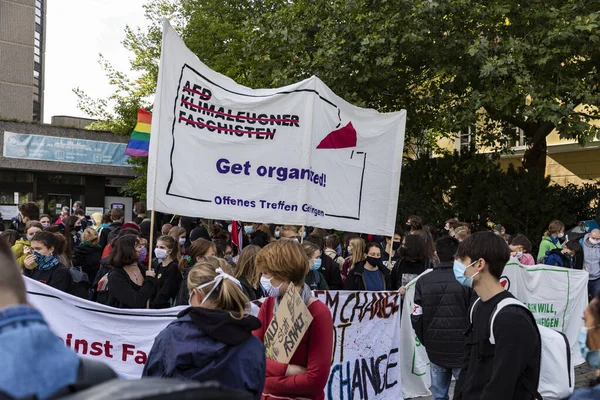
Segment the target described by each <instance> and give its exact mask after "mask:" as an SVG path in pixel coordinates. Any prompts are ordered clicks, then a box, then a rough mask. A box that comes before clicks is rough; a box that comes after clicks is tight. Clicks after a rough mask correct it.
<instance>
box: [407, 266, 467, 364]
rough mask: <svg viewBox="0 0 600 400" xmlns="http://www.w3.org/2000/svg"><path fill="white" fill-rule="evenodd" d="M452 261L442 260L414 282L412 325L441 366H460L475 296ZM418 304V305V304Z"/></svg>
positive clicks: (433, 359)
mask: <svg viewBox="0 0 600 400" xmlns="http://www.w3.org/2000/svg"><path fill="white" fill-rule="evenodd" d="M452 265H453V263H452V262H446V263H441V264H440V265H438V266H437V267H435V268H434V269H433V271H431V272H430V273H428V274H426V275H423V276H422V277H421V278H419V280H418V281H417V283H416V285H415V299H414V304H415V306H416V305H419V306H420V307H421V309H420V311H419V312H413V314H412V315H411V321H412V326H413V329H414V330H415V333H416V335H417V337H418V338H419V340H420V341H421V343H422V344H423V345H424V346H425V350H427V356H428V357H429V360H430V361H431V362H432V363H434V364H436V365H439V366H441V367H446V368H460V367H461V366H462V363H463V359H464V354H465V331H466V330H467V328H468V327H469V314H468V312H469V307H470V306H471V302H472V301H474V300H475V298H476V296H475V294H474V292H473V290H472V289H469V288H467V287H464V286H463V285H461V284H460V283H458V281H457V280H456V278H455V277H454V271H453V270H452ZM415 308H416V307H415Z"/></svg>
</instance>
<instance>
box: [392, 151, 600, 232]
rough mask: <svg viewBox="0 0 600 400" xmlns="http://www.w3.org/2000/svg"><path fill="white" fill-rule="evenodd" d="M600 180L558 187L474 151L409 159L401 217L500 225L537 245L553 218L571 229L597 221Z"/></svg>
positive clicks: (483, 226)
mask: <svg viewBox="0 0 600 400" xmlns="http://www.w3.org/2000/svg"><path fill="white" fill-rule="evenodd" d="M599 198H600V183H595V184H585V185H583V186H576V185H573V184H571V185H567V186H558V185H553V184H551V183H550V179H549V178H539V177H538V176H537V175H535V174H532V173H530V172H527V171H526V170H525V169H524V168H522V167H519V168H515V167H514V166H512V165H511V166H510V167H509V168H508V170H506V171H503V170H501V169H500V167H499V166H498V163H497V162H496V160H494V159H492V158H489V157H486V156H483V155H477V154H474V153H473V152H472V151H471V152H466V153H463V154H458V153H454V154H452V155H447V156H445V157H440V158H422V159H419V160H409V161H407V162H406V164H405V165H404V167H403V169H402V180H401V185H400V199H399V202H398V221H405V220H406V218H407V217H408V216H409V215H413V214H416V215H419V216H421V217H422V218H423V220H424V221H425V222H426V223H427V224H432V225H434V226H436V227H441V226H443V224H444V221H446V220H447V219H448V218H451V217H455V216H456V217H458V218H459V220H460V221H463V222H468V223H470V224H471V225H472V227H473V229H474V230H485V229H487V228H488V227H489V226H490V225H491V224H493V223H501V224H503V225H505V226H509V227H511V228H512V229H514V231H515V232H519V233H523V234H524V235H526V236H528V237H529V238H530V239H531V240H532V243H537V242H538V241H539V240H540V237H541V235H542V234H543V233H544V231H545V230H546V228H547V227H548V223H549V222H550V221H551V220H553V219H559V220H561V221H563V222H564V223H565V224H566V225H567V226H568V227H569V226H574V225H575V224H576V223H577V221H583V220H589V219H594V218H595V217H596V215H597V213H598V211H599V202H598V199H599Z"/></svg>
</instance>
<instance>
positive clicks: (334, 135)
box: [317, 122, 357, 149]
mask: <svg viewBox="0 0 600 400" xmlns="http://www.w3.org/2000/svg"><path fill="white" fill-rule="evenodd" d="M356 140H357V139H356V129H354V126H352V122H348V125H346V126H344V127H342V128H340V129H336V130H335V131H332V132H330V133H329V135H327V136H325V138H324V139H323V140H321V143H319V145H318V146H317V149H348V148H350V147H356Z"/></svg>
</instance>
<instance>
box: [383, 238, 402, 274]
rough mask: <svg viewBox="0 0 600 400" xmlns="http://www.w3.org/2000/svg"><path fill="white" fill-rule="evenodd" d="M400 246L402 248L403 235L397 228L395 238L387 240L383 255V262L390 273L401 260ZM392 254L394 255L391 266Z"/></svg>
mask: <svg viewBox="0 0 600 400" xmlns="http://www.w3.org/2000/svg"><path fill="white" fill-rule="evenodd" d="M400 246H402V234H401V233H400V228H399V227H396V233H394V238H393V240H392V238H391V237H386V238H385V251H384V252H383V253H382V254H381V262H383V265H384V266H385V267H386V268H387V269H389V270H390V271H391V270H392V269H393V268H394V265H396V263H397V262H398V261H399V260H400V257H401V255H400ZM390 253H391V254H392V263H391V264H390Z"/></svg>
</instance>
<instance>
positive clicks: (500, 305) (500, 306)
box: [490, 297, 529, 345]
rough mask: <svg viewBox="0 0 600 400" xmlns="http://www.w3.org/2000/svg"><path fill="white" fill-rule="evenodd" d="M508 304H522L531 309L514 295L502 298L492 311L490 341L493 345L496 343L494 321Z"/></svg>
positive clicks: (521, 305)
mask: <svg viewBox="0 0 600 400" xmlns="http://www.w3.org/2000/svg"><path fill="white" fill-rule="evenodd" d="M507 306H520V307H523V308H525V309H527V310H528V311H529V309H528V308H527V307H526V306H525V304H523V303H522V302H520V301H519V300H517V299H515V298H514V297H507V298H506V299H502V300H500V302H499V303H498V305H497V306H496V308H495V309H494V312H493V313H492V316H491V318H490V343H491V344H493V345H495V344H496V338H495V337H494V321H495V320H496V317H497V316H498V313H499V312H500V311H502V309H503V308H504V307H507Z"/></svg>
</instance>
